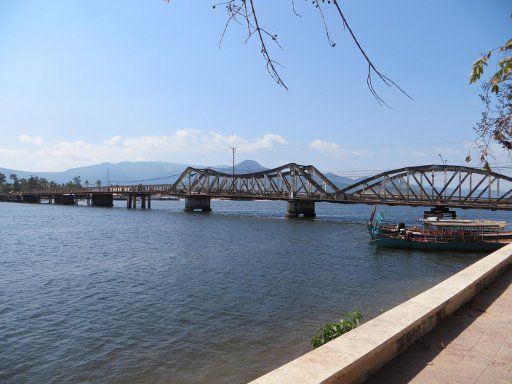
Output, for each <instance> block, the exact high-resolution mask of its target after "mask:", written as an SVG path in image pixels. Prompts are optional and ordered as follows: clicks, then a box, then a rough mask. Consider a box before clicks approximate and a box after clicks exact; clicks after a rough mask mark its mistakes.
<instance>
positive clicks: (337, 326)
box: [311, 311, 363, 348]
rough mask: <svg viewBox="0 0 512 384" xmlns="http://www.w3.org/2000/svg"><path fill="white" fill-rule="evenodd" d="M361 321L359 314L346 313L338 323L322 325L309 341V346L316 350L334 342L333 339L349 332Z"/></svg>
mask: <svg viewBox="0 0 512 384" xmlns="http://www.w3.org/2000/svg"><path fill="white" fill-rule="evenodd" d="M362 320H363V315H362V314H361V313H360V312H357V311H355V312H347V313H346V314H345V316H344V317H343V318H341V319H340V321H337V322H335V323H330V324H324V325H323V326H322V327H321V328H319V329H318V333H317V334H316V335H315V336H313V338H312V339H311V345H312V346H313V348H318V347H320V346H321V345H324V344H325V343H327V342H329V341H331V340H334V339H335V338H337V337H339V336H341V335H343V334H344V333H347V332H348V331H351V330H352V329H354V328H357V327H358V326H359V324H361V321H362Z"/></svg>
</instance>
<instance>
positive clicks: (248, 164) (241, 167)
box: [213, 160, 268, 173]
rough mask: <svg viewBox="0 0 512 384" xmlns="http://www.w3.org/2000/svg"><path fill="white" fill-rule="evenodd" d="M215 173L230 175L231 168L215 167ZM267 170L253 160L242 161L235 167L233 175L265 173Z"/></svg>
mask: <svg viewBox="0 0 512 384" xmlns="http://www.w3.org/2000/svg"><path fill="white" fill-rule="evenodd" d="M213 169H215V170H216V171H219V172H224V173H232V172H233V167H232V166H229V165H220V166H217V167H213ZM267 169H268V168H265V167H264V166H262V165H261V164H259V163H258V162H257V161H254V160H244V161H242V162H241V163H238V164H236V165H235V173H251V172H260V171H266V170H267Z"/></svg>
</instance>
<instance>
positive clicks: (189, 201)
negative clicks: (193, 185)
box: [184, 196, 212, 212]
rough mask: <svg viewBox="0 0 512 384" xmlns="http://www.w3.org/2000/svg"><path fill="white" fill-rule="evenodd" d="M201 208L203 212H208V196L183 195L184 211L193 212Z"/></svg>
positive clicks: (209, 208) (209, 209)
mask: <svg viewBox="0 0 512 384" xmlns="http://www.w3.org/2000/svg"><path fill="white" fill-rule="evenodd" d="M196 210H201V211H203V212H210V211H211V210H212V209H211V207H210V196H187V197H185V209H184V211H185V212H193V211H196Z"/></svg>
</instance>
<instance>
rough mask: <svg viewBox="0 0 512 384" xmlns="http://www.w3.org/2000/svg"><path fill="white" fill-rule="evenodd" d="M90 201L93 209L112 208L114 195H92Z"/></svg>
mask: <svg viewBox="0 0 512 384" xmlns="http://www.w3.org/2000/svg"><path fill="white" fill-rule="evenodd" d="M91 200H92V206H93V207H113V206H114V195H113V194H112V193H93V195H92V199H91Z"/></svg>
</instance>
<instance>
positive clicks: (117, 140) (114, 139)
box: [103, 136, 123, 145]
mask: <svg viewBox="0 0 512 384" xmlns="http://www.w3.org/2000/svg"><path fill="white" fill-rule="evenodd" d="M122 140H123V138H122V137H121V136H112V137H111V138H110V139H108V140H105V141H104V142H103V143H104V144H107V145H115V144H118V143H120V142H121V141H122Z"/></svg>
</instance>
